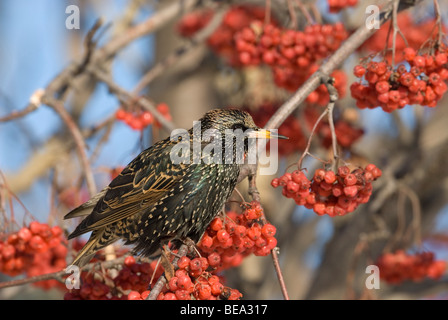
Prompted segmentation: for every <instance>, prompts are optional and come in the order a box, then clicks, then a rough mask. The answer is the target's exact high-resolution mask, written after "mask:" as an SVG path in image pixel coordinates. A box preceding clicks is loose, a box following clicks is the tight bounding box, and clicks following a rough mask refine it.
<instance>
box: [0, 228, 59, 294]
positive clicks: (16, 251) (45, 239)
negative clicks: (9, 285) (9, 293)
mask: <svg viewBox="0 0 448 320" xmlns="http://www.w3.org/2000/svg"><path fill="white" fill-rule="evenodd" d="M66 256H67V247H66V240H65V238H64V237H63V232H62V229H61V228H60V227H58V226H54V227H50V226H49V225H48V224H45V223H39V222H37V221H33V222H31V223H30V225H29V226H28V227H23V228H21V229H20V230H19V231H17V232H14V233H11V234H9V235H8V237H7V239H6V241H2V240H0V272H2V273H4V274H7V275H9V276H17V275H19V274H22V273H26V275H27V276H29V277H31V276H37V275H41V274H45V273H50V272H55V271H60V270H61V269H63V268H65V267H66V262H65V258H66ZM36 285H38V286H41V287H43V288H51V287H53V286H55V285H60V283H59V282H57V281H56V280H48V281H42V282H36Z"/></svg>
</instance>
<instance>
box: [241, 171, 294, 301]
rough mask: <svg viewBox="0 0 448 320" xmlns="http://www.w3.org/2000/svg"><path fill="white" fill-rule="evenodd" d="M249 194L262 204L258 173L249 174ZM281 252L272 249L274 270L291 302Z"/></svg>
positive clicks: (286, 297)
mask: <svg viewBox="0 0 448 320" xmlns="http://www.w3.org/2000/svg"><path fill="white" fill-rule="evenodd" d="M249 194H250V196H251V197H252V200H254V201H257V202H258V203H261V199H260V192H259V191H258V189H257V184H256V171H255V172H251V173H250V174H249ZM262 212H263V213H262V217H261V221H262V224H263V225H264V224H265V223H266V222H267V220H266V216H265V215H264V211H262ZM279 251H280V249H279V248H278V247H275V248H274V249H272V250H271V257H272V261H273V263H274V269H275V272H276V274H277V278H278V282H279V284H280V289H281V291H282V294H283V297H284V298H285V300H289V295H288V290H287V289H286V283H285V279H284V277H283V273H282V270H281V268H280V262H279V259H278V253H279Z"/></svg>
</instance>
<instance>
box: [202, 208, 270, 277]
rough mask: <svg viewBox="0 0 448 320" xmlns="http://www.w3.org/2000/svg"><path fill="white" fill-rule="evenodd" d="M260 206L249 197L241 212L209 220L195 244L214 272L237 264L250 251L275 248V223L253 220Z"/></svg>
mask: <svg viewBox="0 0 448 320" xmlns="http://www.w3.org/2000/svg"><path fill="white" fill-rule="evenodd" d="M262 210H263V209H262V208H261V206H260V204H259V203H257V202H254V201H252V202H251V203H250V204H248V206H247V207H246V209H245V210H244V211H243V213H241V214H238V213H236V212H234V211H229V212H227V213H226V216H225V217H216V218H215V219H214V220H213V221H212V223H210V226H209V227H208V228H207V230H206V231H205V233H204V235H203V236H202V239H201V241H200V242H199V243H198V248H199V250H200V252H201V254H202V255H203V256H204V257H207V260H208V263H209V265H210V266H211V267H213V268H215V272H217V271H220V270H223V269H227V268H231V267H236V266H238V265H240V264H241V262H242V260H243V258H244V257H246V256H247V255H249V254H251V253H253V254H255V255H256V256H266V255H268V254H270V252H271V250H272V249H274V248H275V246H276V245H277V239H276V238H275V237H274V235H275V232H276V228H275V226H273V225H272V224H270V223H266V224H264V225H263V226H262V225H260V224H259V223H257V222H256V220H258V219H259V218H260V217H261V216H262Z"/></svg>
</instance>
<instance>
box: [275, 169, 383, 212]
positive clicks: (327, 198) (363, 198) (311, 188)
mask: <svg viewBox="0 0 448 320" xmlns="http://www.w3.org/2000/svg"><path fill="white" fill-rule="evenodd" d="M381 174H382V173H381V170H380V169H378V168H377V167H376V166H375V165H373V164H369V165H367V166H366V168H365V169H361V168H357V169H354V170H353V171H350V168H349V167H347V166H342V167H339V168H338V171H337V173H335V172H333V171H332V170H324V169H317V170H316V171H315V172H314V175H313V178H312V179H311V180H309V179H308V178H307V177H306V175H305V174H304V173H303V171H300V170H296V171H294V172H292V173H285V174H284V175H283V176H282V177H280V178H275V179H273V180H272V182H271V185H272V186H273V187H274V188H277V187H282V188H283V189H282V194H283V195H284V196H285V197H287V198H292V199H294V201H295V202H296V204H298V205H301V206H305V207H306V208H308V209H313V211H314V212H315V213H317V214H318V215H324V214H328V215H329V216H330V217H334V216H343V215H345V214H348V213H350V212H353V211H354V210H355V209H356V208H357V207H358V205H359V204H361V203H366V202H368V201H369V198H370V195H371V193H372V182H373V181H374V180H376V179H377V178H379V177H380V176H381Z"/></svg>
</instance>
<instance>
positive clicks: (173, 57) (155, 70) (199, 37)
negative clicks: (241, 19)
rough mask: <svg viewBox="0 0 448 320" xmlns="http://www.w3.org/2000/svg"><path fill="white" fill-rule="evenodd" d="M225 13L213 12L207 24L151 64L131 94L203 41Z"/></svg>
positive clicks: (139, 89) (138, 91)
mask: <svg viewBox="0 0 448 320" xmlns="http://www.w3.org/2000/svg"><path fill="white" fill-rule="evenodd" d="M225 13H226V11H225V10H219V11H217V12H215V13H214V14H213V18H212V20H211V21H210V22H209V23H208V24H207V26H206V27H205V28H203V29H202V30H200V31H198V32H197V34H196V35H195V36H194V37H193V38H192V39H190V40H189V41H188V42H187V43H186V44H184V45H182V46H180V47H179V48H177V49H176V50H175V51H174V52H173V53H171V54H170V55H168V56H167V57H165V59H163V60H162V61H160V62H159V63H157V64H156V65H155V66H153V67H152V68H151V69H150V70H149V71H148V72H146V74H145V75H144V76H143V77H142V78H141V79H140V81H139V82H138V83H137V85H136V86H135V88H134V89H133V90H132V93H131V94H132V95H135V96H136V95H138V94H139V93H140V92H141V91H142V90H143V89H144V88H145V87H147V86H148V84H149V83H151V82H152V81H153V80H154V79H155V78H156V77H158V76H159V75H161V74H162V73H163V72H164V71H165V70H166V68H168V67H170V66H172V65H174V64H175V63H177V62H178V61H179V59H180V58H181V57H182V56H184V55H185V54H186V53H187V52H191V49H192V48H195V47H196V46H198V45H199V44H201V43H203V42H204V41H205V40H206V39H207V38H208V37H209V36H210V35H211V34H212V33H213V32H214V31H215V30H216V28H218V26H219V25H220V24H221V22H222V18H223V17H224V14H225Z"/></svg>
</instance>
